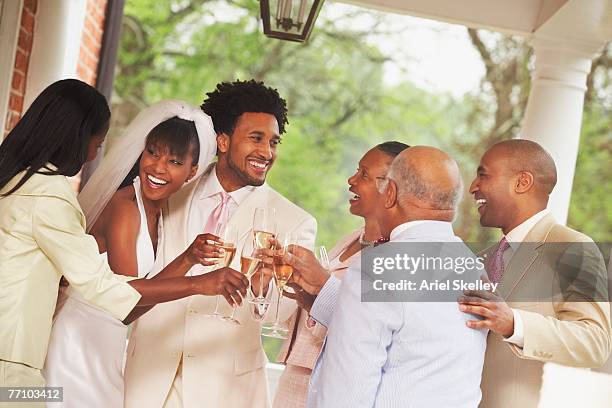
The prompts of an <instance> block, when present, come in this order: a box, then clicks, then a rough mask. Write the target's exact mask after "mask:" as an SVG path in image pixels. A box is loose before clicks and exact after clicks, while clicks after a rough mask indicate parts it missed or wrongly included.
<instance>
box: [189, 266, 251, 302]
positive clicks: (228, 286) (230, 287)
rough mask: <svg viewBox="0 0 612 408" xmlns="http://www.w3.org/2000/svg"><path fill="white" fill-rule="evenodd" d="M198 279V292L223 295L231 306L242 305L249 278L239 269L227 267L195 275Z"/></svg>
mask: <svg viewBox="0 0 612 408" xmlns="http://www.w3.org/2000/svg"><path fill="white" fill-rule="evenodd" d="M194 279H197V285H198V293H200V294H202V295H208V296H213V295H222V296H223V297H224V298H225V299H226V300H227V303H229V304H230V305H231V306H240V305H241V304H242V298H243V297H244V296H246V290H247V287H248V285H249V280H248V279H247V278H246V276H244V275H243V274H241V273H240V272H238V271H235V270H234V269H232V268H229V267H226V268H221V269H217V270H214V271H212V272H208V273H205V274H203V275H199V276H196V277H194Z"/></svg>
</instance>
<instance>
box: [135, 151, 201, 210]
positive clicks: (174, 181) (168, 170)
mask: <svg viewBox="0 0 612 408" xmlns="http://www.w3.org/2000/svg"><path fill="white" fill-rule="evenodd" d="M192 163H193V148H190V149H189V150H188V152H187V153H186V154H185V157H180V156H178V155H177V154H173V153H172V151H171V149H170V147H169V146H167V145H165V144H163V143H161V142H153V143H147V146H146V147H145V149H144V151H143V152H142V157H141V158H140V171H139V175H140V180H141V188H142V193H143V195H144V196H145V197H146V198H147V199H149V200H152V201H158V200H164V199H167V198H168V197H170V196H171V195H172V194H174V193H175V192H177V191H178V190H179V189H180V188H181V187H182V186H183V184H185V182H186V181H188V180H189V179H191V178H193V176H194V175H195V173H196V170H197V168H198V166H197V165H193V164H192Z"/></svg>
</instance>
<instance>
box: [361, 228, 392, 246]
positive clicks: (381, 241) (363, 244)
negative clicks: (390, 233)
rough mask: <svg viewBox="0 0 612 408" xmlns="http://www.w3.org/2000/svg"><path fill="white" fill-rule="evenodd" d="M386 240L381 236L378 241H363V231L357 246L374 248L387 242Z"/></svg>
mask: <svg viewBox="0 0 612 408" xmlns="http://www.w3.org/2000/svg"><path fill="white" fill-rule="evenodd" d="M387 241H388V239H385V238H383V237H382V236H381V237H380V238H378V239H375V240H374V241H369V240H367V239H365V231H361V234H359V244H360V245H362V246H366V247H374V246H376V245H378V244H382V243H384V242H387Z"/></svg>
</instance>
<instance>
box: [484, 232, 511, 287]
mask: <svg viewBox="0 0 612 408" xmlns="http://www.w3.org/2000/svg"><path fill="white" fill-rule="evenodd" d="M509 247H510V244H509V243H508V241H507V240H506V237H503V238H502V239H501V241H499V244H498V245H497V249H495V252H494V253H493V257H492V259H491V262H489V267H488V268H487V271H488V273H489V279H490V280H491V282H493V283H498V282H499V281H501V278H502V275H503V274H504V252H505V251H506V249H508V248H509Z"/></svg>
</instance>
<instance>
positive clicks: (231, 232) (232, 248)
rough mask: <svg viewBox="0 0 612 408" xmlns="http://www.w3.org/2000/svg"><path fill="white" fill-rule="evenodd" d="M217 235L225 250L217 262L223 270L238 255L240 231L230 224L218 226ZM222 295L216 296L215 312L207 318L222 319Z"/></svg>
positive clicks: (216, 228)
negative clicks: (220, 301) (220, 304)
mask: <svg viewBox="0 0 612 408" xmlns="http://www.w3.org/2000/svg"><path fill="white" fill-rule="evenodd" d="M215 235H216V236H218V237H219V239H220V240H221V245H220V247H221V248H222V249H223V251H224V252H223V256H222V257H221V258H219V261H218V262H217V265H218V268H216V269H221V268H225V267H228V266H230V264H231V263H232V260H233V259H234V255H235V254H236V241H237V240H238V231H237V230H236V228H234V227H233V226H231V225H229V224H217V226H216V227H215ZM220 297H221V295H217V296H216V300H215V310H214V312H212V313H209V314H207V315H205V316H208V317H220V316H221V314H220V313H219V299H220Z"/></svg>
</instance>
